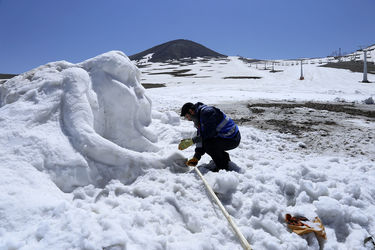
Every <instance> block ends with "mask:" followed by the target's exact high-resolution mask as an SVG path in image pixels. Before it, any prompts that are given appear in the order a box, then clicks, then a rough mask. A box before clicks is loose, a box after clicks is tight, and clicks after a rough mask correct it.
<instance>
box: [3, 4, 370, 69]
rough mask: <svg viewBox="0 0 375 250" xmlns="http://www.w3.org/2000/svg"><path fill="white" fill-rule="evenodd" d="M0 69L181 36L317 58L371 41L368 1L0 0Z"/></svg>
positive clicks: (261, 55) (240, 49)
mask: <svg viewBox="0 0 375 250" xmlns="http://www.w3.org/2000/svg"><path fill="white" fill-rule="evenodd" d="M0 30H1V33H0V73H22V72H25V71H28V70H30V69H32V68H35V67H37V66H39V65H43V64H46V63H47V62H51V61H58V60H66V61H69V62H72V63H77V62H80V61H83V60H86V59H88V58H91V57H94V56H96V55H98V54H101V53H104V52H107V51H110V50H121V51H123V52H124V53H125V54H127V55H129V56H130V55H133V54H135V53H138V52H141V51H143V50H145V49H149V48H151V47H153V46H155V45H158V44H161V43H164V42H167V41H170V40H175V39H188V40H192V41H195V42H198V43H200V44H202V45H204V46H206V47H208V48H210V49H213V50H215V51H217V52H219V53H222V54H225V55H233V56H235V55H240V56H244V57H249V58H258V59H288V58H299V57H323V56H327V55H330V54H331V53H332V52H333V51H335V50H337V51H338V49H339V48H341V49H342V51H344V52H353V51H355V50H357V49H358V48H359V47H358V46H360V45H371V44H374V43H375V0H290V1H289V0H257V1H255V0H149V1H146V0H131V1H127V0H0Z"/></svg>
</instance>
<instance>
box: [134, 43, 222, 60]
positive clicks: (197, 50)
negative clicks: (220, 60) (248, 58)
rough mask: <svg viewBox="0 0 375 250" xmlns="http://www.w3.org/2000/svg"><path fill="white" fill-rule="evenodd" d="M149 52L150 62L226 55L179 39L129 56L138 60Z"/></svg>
mask: <svg viewBox="0 0 375 250" xmlns="http://www.w3.org/2000/svg"><path fill="white" fill-rule="evenodd" d="M150 53H153V56H152V58H151V59H150V60H149V61H150V62H165V61H166V60H170V59H172V60H173V59H181V58H186V57H190V58H196V57H204V56H207V57H226V56H225V55H222V54H219V53H217V52H215V51H213V50H210V49H208V48H206V47H205V46H203V45H201V44H199V43H196V42H193V41H189V40H184V39H179V40H174V41H170V42H166V43H163V44H160V45H157V46H155V47H152V48H151V49H148V50H145V51H143V52H140V53H138V54H135V55H132V56H130V57H129V58H130V59H131V60H140V59H142V58H143V57H144V56H145V55H148V54H150Z"/></svg>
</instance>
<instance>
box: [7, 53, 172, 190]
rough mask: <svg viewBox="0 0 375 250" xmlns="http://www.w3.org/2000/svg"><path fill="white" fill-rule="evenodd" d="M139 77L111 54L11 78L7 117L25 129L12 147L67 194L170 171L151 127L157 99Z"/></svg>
mask: <svg viewBox="0 0 375 250" xmlns="http://www.w3.org/2000/svg"><path fill="white" fill-rule="evenodd" d="M139 79H140V72H139V70H138V68H137V67H136V66H135V65H134V64H133V63H131V61H130V60H129V59H128V58H127V57H126V56H125V54H123V53H122V52H119V51H111V52H108V53H105V54H103V55H99V56H97V57H95V58H92V59H89V60H87V61H84V62H82V63H80V64H71V63H68V62H65V61H61V62H54V63H49V64H47V65H44V66H41V67H39V68H36V69H34V70H31V71H29V72H26V73H24V74H22V75H19V76H17V77H15V78H13V79H11V80H9V81H8V82H6V83H5V84H3V86H2V87H1V89H0V103H1V106H2V108H1V113H0V115H1V116H2V117H7V121H6V122H8V123H9V124H12V125H13V126H17V127H18V129H17V130H16V131H22V132H17V133H13V132H12V130H11V129H9V133H13V135H12V136H14V137H15V138H14V143H12V145H10V147H9V148H8V150H9V151H10V150H14V149H15V148H18V149H19V151H20V152H19V154H18V157H19V158H20V159H23V160H25V161H27V162H30V163H31V164H32V165H33V166H34V167H35V168H36V169H38V170H39V171H43V172H47V173H48V174H49V175H50V177H51V179H52V180H53V181H54V182H55V183H56V184H57V185H58V186H59V187H60V188H61V189H62V190H64V191H71V190H73V189H74V187H76V186H83V185H87V184H89V183H92V184H95V185H104V184H106V182H107V181H109V180H111V179H113V178H116V179H120V180H121V181H122V182H124V183H129V182H132V181H133V180H134V179H135V178H136V177H137V176H139V175H140V174H142V172H143V170H142V169H143V168H148V167H157V168H159V167H163V166H164V165H163V164H165V160H164V161H163V160H162V159H160V157H158V156H157V155H156V152H157V151H158V147H157V146H156V145H155V144H154V143H155V142H156V141H157V137H156V136H155V135H154V134H153V133H151V132H150V131H149V130H147V126H149V125H150V123H151V101H150V99H149V98H148V97H147V96H145V93H144V91H145V90H144V88H143V87H142V85H141V84H140V83H139ZM0 123H2V124H1V125H3V124H4V126H5V121H4V120H1V121H0ZM3 136H7V135H6V133H4V134H3ZM8 136H9V135H8ZM146 152H147V153H146Z"/></svg>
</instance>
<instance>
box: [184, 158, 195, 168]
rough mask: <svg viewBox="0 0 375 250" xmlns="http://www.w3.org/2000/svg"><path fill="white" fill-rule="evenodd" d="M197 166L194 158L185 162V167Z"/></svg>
mask: <svg viewBox="0 0 375 250" xmlns="http://www.w3.org/2000/svg"><path fill="white" fill-rule="evenodd" d="M197 164H198V159H197V158H195V157H193V158H191V159H190V160H188V161H187V162H186V165H188V166H190V167H195V166H196V165H197Z"/></svg>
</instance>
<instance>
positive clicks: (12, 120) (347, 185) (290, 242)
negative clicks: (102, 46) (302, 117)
mask: <svg viewBox="0 0 375 250" xmlns="http://www.w3.org/2000/svg"><path fill="white" fill-rule="evenodd" d="M226 63H227V64H226V65H224V64H220V62H218V61H212V62H211V63H210V64H212V67H213V68H212V69H210V70H213V69H215V72H214V73H212V78H211V79H207V78H200V79H194V81H196V82H195V83H193V84H191V82H190V81H191V79H188V78H179V79H178V81H180V83H178V82H176V81H177V80H176V79H174V78H173V77H169V76H166V75H164V76H160V75H150V76H148V75H145V74H144V75H142V77H150V79H151V78H152V79H155V80H157V79H159V80H160V77H163V78H162V79H164V80H165V81H170V82H168V83H167V86H168V87H166V88H158V89H149V90H144V89H143V88H142V87H141V86H140V75H139V71H138V69H136V68H135V67H134V65H133V64H131V63H130V61H129V60H128V59H127V57H125V56H124V55H123V54H122V53H121V52H110V53H106V54H103V55H101V56H98V57H96V58H93V59H90V60H88V61H86V62H83V63H81V64H77V65H74V64H70V63H67V62H56V63H51V64H48V65H45V66H41V67H40V68H38V69H35V70H33V71H31V72H27V73H25V74H24V75H21V76H19V77H18V78H15V79H13V80H11V81H8V82H7V83H5V85H2V86H1V90H0V96H1V98H0V103H1V108H0V126H1V127H2V130H1V132H0V142H1V143H0V150H1V152H2V153H1V155H0V162H1V164H0V174H1V176H2V178H1V181H0V190H1V192H0V200H1V201H2V202H1V203H0V249H112V250H114V249H241V245H240V244H239V242H238V240H237V238H236V236H235V234H234V233H233V231H232V230H231V228H230V226H229V224H228V223H227V221H226V219H225V217H224V216H223V215H222V214H221V211H220V209H219V208H218V207H217V206H216V205H215V204H214V202H213V200H212V199H211V198H210V197H209V194H208V192H207V191H206V190H205V187H204V185H203V183H202V181H201V180H200V179H199V177H198V176H197V175H196V174H195V173H194V171H189V169H188V168H184V167H182V165H183V164H182V163H183V162H184V159H185V158H189V157H191V156H192V155H193V153H194V147H190V148H188V149H186V150H185V151H182V152H181V151H180V152H178V151H177V145H178V143H179V141H180V139H182V138H189V137H192V136H193V135H194V132H195V129H194V128H193V126H192V124H191V122H188V121H185V120H180V117H179V115H178V114H177V113H176V112H178V111H179V108H180V107H181V105H182V104H183V103H184V102H187V101H193V102H194V101H203V102H205V103H208V104H209V103H228V102H233V101H240V100H245V99H246V100H248V99H252V98H256V99H267V98H274V97H275V98H276V99H285V98H286V99H288V100H296V99H303V100H325V101H330V100H334V99H335V98H343V99H345V100H354V101H356V102H361V101H362V100H364V99H366V98H368V97H369V96H375V93H374V91H373V89H372V85H363V84H360V83H358V82H357V80H355V79H356V77H358V75H357V74H355V73H350V74H349V73H348V72H346V71H344V72H343V71H337V70H334V69H326V68H324V69H323V68H322V69H320V68H319V69H318V68H314V67H311V68H308V69H309V70H311V72H313V71H315V72H316V74H314V78H311V79H310V80H308V81H306V82H303V83H301V82H300V81H297V80H294V74H295V73H296V72H297V71H298V69H299V68H298V69H297V68H295V69H292V68H290V69H285V70H284V72H281V73H282V74H280V75H278V76H277V75H272V76H270V73H268V72H266V71H260V70H255V69H252V68H249V67H248V66H246V65H245V64H243V63H242V62H241V61H239V60H237V59H236V58H231V60H229V61H226ZM159 66H160V65H154V67H156V68H158V67H159ZM201 66H202V65H195V71H196V72H198V71H199V69H203V67H201ZM311 66H312V65H311ZM209 72H211V71H208V70H207V71H203V72H202V74H208V73H209ZM235 72H237V73H238V74H244V75H245V74H246V75H249V74H251V75H252V74H255V73H256V74H259V75H260V76H263V77H264V78H262V79H261V80H250V81H249V80H223V79H222V78H221V76H230V75H234V73H235ZM249 72H250V73H249ZM307 72H308V70H306V73H307ZM318 72H321V74H322V76H319V74H318ZM347 73H348V74H347ZM335 75H337V77H335ZM341 75H345V77H341ZM158 77H159V78H158ZM306 77H307V78H308V76H306ZM327 77H328V78H327ZM329 77H330V78H329ZM323 78H324V79H328V80H327V81H326V82H324V81H323ZM291 79H292V80H291ZM215 80H217V81H215ZM321 81H323V82H321ZM354 81H355V83H354ZM343 82H344V84H343ZM151 100H152V103H153V104H155V105H154V107H153V108H151ZM359 123H360V122H359ZM363 125H364V124H363ZM364 126H371V125H368V124H367V125H364ZM240 131H241V135H242V141H241V144H240V146H239V147H238V148H236V149H234V150H232V151H229V153H230V157H231V159H232V161H233V163H232V164H231V167H232V168H233V169H234V170H235V171H220V172H219V173H213V172H209V171H207V170H206V171H203V170H204V169H205V168H209V167H210V166H212V163H210V158H209V157H208V156H207V155H205V156H203V157H202V159H201V160H200V168H201V169H202V172H204V173H205V178H206V180H207V181H208V182H209V184H210V185H211V186H212V187H213V189H214V191H215V192H216V193H217V194H218V197H219V198H220V200H221V201H222V203H223V205H224V206H225V208H226V209H227V211H228V212H229V213H230V214H231V216H232V217H233V219H234V220H235V222H236V224H237V225H238V227H239V228H240V230H241V231H242V233H243V234H244V236H245V237H246V238H247V240H248V241H249V243H250V245H251V246H252V247H253V248H254V249H320V247H322V248H323V249H371V248H370V247H371V246H370V245H366V246H364V245H363V240H364V239H365V238H366V237H367V236H369V235H371V234H372V235H374V234H375V222H374V219H375V217H374V215H375V206H374V204H375V201H374V198H373V197H375V188H373V185H372V184H373V183H374V181H375V169H374V162H373V160H372V159H371V158H370V157H368V156H367V155H360V154H353V155H350V154H348V153H347V152H344V151H342V150H340V149H338V150H337V151H323V152H315V151H314V150H312V151H311V152H308V153H306V151H305V149H303V148H301V146H300V145H301V142H298V141H295V140H290V137H291V136H292V135H285V134H280V133H279V132H275V131H272V130H259V129H256V128H253V127H248V126H240ZM338 133H339V132H338ZM345 133H346V132H345V131H344V132H343V133H342V137H345V136H346V134H345ZM353 143H354V142H353ZM353 150H355V149H353ZM63 191H65V192H63ZM286 213H290V214H292V215H303V216H306V217H308V218H309V219H313V218H314V217H315V216H319V217H320V218H321V219H322V221H323V224H324V225H325V228H326V232H327V238H328V240H327V241H322V240H318V239H316V237H315V236H314V235H313V234H308V235H305V236H298V235H296V234H294V233H291V232H290V231H289V230H288V229H287V226H286V224H285V222H284V216H285V214H286Z"/></svg>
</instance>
